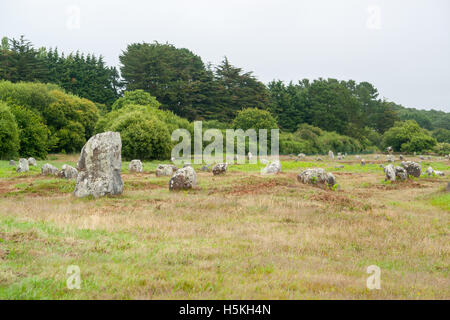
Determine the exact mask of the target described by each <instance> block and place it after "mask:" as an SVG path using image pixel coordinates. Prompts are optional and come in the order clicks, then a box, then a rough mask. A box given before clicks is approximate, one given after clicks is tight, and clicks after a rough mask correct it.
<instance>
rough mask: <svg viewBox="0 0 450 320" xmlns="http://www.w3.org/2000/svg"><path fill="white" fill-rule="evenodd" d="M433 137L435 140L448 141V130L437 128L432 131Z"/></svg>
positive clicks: (449, 141)
mask: <svg viewBox="0 0 450 320" xmlns="http://www.w3.org/2000/svg"><path fill="white" fill-rule="evenodd" d="M433 138H435V139H436V140H437V142H446V143H450V130H447V129H444V128H439V129H436V130H434V131H433Z"/></svg>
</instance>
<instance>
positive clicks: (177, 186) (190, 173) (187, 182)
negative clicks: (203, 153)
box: [169, 166, 197, 190]
mask: <svg viewBox="0 0 450 320" xmlns="http://www.w3.org/2000/svg"><path fill="white" fill-rule="evenodd" d="M195 186H197V174H196V173H195V170H194V168H192V167H191V166H188V167H184V168H181V169H178V170H177V171H176V172H175V174H174V175H173V176H172V178H171V179H170V181H169V190H186V189H192V188H194V187H195Z"/></svg>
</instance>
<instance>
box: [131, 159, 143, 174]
mask: <svg viewBox="0 0 450 320" xmlns="http://www.w3.org/2000/svg"><path fill="white" fill-rule="evenodd" d="M128 170H129V171H130V172H138V173H141V172H142V171H143V170H142V162H141V160H131V161H130V164H129V165H128Z"/></svg>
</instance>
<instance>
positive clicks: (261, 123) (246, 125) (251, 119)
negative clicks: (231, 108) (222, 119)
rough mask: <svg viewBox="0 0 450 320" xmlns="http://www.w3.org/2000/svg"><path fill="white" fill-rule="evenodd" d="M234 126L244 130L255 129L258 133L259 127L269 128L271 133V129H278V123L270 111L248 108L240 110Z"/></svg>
mask: <svg viewBox="0 0 450 320" xmlns="http://www.w3.org/2000/svg"><path fill="white" fill-rule="evenodd" d="M233 128H235V129H242V130H244V131H246V130H248V129H255V130H256V133H258V130H259V129H267V130H268V135H269V134H270V130H271V129H278V124H277V121H276V120H275V118H274V117H272V114H271V113H270V112H269V111H266V110H261V109H256V108H247V109H242V110H241V111H239V112H238V114H237V116H236V118H235V119H234V120H233Z"/></svg>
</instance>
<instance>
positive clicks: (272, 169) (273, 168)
mask: <svg viewBox="0 0 450 320" xmlns="http://www.w3.org/2000/svg"><path fill="white" fill-rule="evenodd" d="M280 172H281V163H280V161H274V162H272V163H270V164H268V165H267V166H266V167H265V168H264V169H262V170H261V173H262V174H275V173H280Z"/></svg>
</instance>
